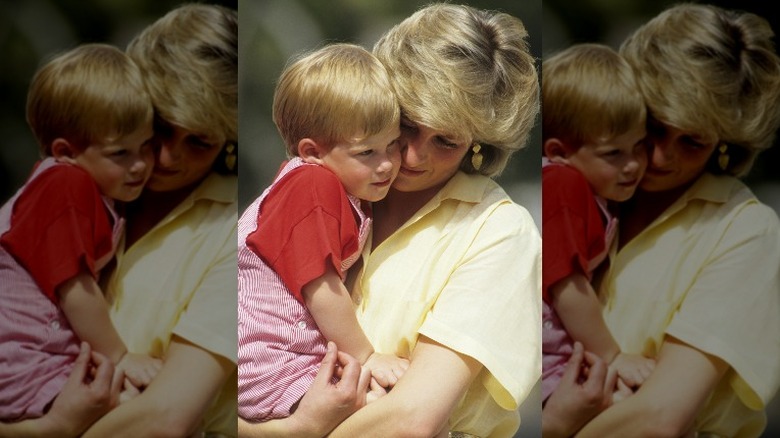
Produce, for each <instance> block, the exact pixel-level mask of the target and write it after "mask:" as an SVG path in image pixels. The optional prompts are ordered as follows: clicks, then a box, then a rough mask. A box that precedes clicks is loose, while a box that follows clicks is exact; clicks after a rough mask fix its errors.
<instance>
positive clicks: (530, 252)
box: [419, 202, 542, 410]
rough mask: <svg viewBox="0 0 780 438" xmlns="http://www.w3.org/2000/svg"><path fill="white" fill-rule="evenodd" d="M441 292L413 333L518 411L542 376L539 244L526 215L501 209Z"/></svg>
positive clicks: (506, 206)
mask: <svg viewBox="0 0 780 438" xmlns="http://www.w3.org/2000/svg"><path fill="white" fill-rule="evenodd" d="M475 225H477V226H479V227H480V231H479V232H478V234H477V235H476V238H475V239H474V241H473V243H472V244H471V245H470V247H469V249H468V252H467V253H466V254H465V256H464V257H463V259H462V260H463V262H462V263H461V264H460V265H459V266H457V268H456V269H455V270H454V272H452V274H451V275H450V277H449V280H448V281H447V284H446V286H445V288H444V289H443V290H442V291H441V294H440V295H439V297H438V299H437V300H436V303H435V305H434V306H433V308H432V309H431V312H430V313H429V314H428V315H427V316H426V318H425V321H424V322H423V324H422V327H420V329H419V333H421V334H423V335H425V336H427V337H429V338H431V339H433V340H435V341H437V342H439V343H441V344H443V345H446V346H448V347H449V348H452V349H453V350H456V351H458V352H460V353H462V354H466V355H468V356H470V357H473V358H474V359H476V360H477V361H479V362H480V363H481V364H482V365H484V367H485V369H484V370H483V372H481V373H480V375H479V376H478V379H479V380H481V382H482V384H483V385H484V387H485V388H486V389H487V390H488V392H489V393H490V394H491V396H492V398H493V399H494V400H495V401H496V403H498V405H500V406H501V407H503V408H504V409H507V410H514V409H517V407H518V406H519V404H520V402H521V400H523V399H525V397H526V396H527V395H528V394H529V392H530V391H531V389H532V388H533V386H534V384H535V383H536V381H537V380H538V378H539V376H540V375H541V354H540V352H541V313H542V309H541V296H540V294H539V289H540V287H541V282H540V276H541V266H540V262H541V242H540V239H539V233H538V231H537V229H536V226H535V225H534V222H533V219H532V218H531V216H530V215H529V214H528V212H527V211H526V210H525V209H523V208H521V207H519V206H517V205H516V204H512V203H508V202H507V203H502V204H499V205H498V206H497V207H496V208H495V209H494V210H493V211H492V212H489V214H488V216H487V217H485V218H483V219H482V220H478V221H475Z"/></svg>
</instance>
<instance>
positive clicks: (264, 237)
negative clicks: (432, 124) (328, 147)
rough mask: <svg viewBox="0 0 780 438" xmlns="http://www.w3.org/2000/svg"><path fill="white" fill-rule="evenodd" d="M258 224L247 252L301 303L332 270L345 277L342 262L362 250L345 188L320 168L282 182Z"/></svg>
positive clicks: (266, 203)
mask: <svg viewBox="0 0 780 438" xmlns="http://www.w3.org/2000/svg"><path fill="white" fill-rule="evenodd" d="M257 224H258V225H257V229H256V230H255V231H254V232H252V233H251V234H249V235H248V236H247V238H246V244H247V247H248V248H249V249H250V250H252V251H253V252H254V253H255V254H257V255H258V257H260V258H261V259H263V261H265V262H266V263H267V264H268V265H269V266H270V267H271V269H273V270H274V272H276V273H277V275H279V277H281V279H282V281H284V283H285V285H286V286H287V288H288V289H290V291H291V292H292V294H293V296H295V298H296V299H298V301H300V302H301V303H303V295H302V289H303V287H304V286H305V285H306V284H308V283H309V282H311V281H312V280H315V279H317V278H319V277H321V276H323V275H324V274H325V272H326V270H327V267H328V265H330V266H333V268H334V269H335V271H336V272H338V273H339V275H342V272H341V262H342V260H344V259H345V258H346V257H347V256H348V255H350V254H352V253H354V252H355V251H357V248H358V244H359V236H358V227H357V221H356V218H355V214H354V212H353V209H352V205H351V204H350V202H349V199H348V198H347V194H346V192H345V191H344V187H343V186H342V185H341V182H340V181H339V179H338V178H337V177H336V175H335V174H333V173H332V172H330V171H329V170H327V169H325V168H323V167H320V166H301V167H299V168H297V169H295V170H293V171H291V172H290V173H289V174H288V175H287V176H285V177H284V178H283V179H282V180H281V181H279V182H278V183H277V185H276V186H275V187H274V189H273V190H272V191H271V192H270V193H269V194H268V196H267V197H266V199H265V200H264V201H263V204H262V206H261V208H260V211H259V212H258V218H257Z"/></svg>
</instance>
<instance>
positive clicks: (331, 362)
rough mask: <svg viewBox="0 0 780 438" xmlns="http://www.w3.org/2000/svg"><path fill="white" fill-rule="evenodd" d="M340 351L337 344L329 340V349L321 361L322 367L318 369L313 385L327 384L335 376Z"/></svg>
mask: <svg viewBox="0 0 780 438" xmlns="http://www.w3.org/2000/svg"><path fill="white" fill-rule="evenodd" d="M337 354H338V351H337V350H336V344H334V343H333V342H328V347H327V350H326V351H325V357H323V358H322V362H320V369H319V370H318V371H317V375H316V376H315V377H314V382H313V385H316V384H320V385H322V384H327V383H329V382H330V380H331V378H333V375H334V372H335V370H336V360H337Z"/></svg>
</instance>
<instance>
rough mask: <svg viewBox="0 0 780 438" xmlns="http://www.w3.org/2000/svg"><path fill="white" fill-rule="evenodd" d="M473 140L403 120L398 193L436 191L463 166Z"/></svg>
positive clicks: (397, 182) (395, 186) (394, 184)
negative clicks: (457, 137)
mask: <svg viewBox="0 0 780 438" xmlns="http://www.w3.org/2000/svg"><path fill="white" fill-rule="evenodd" d="M470 143H471V141H470V140H464V139H456V138H454V137H453V136H451V135H450V134H448V133H446V132H442V131H438V130H435V129H432V128H429V127H427V126H425V125H421V124H417V123H414V122H412V121H411V120H409V119H407V118H405V117H403V118H402V119H401V138H400V146H401V170H400V171H399V172H398V178H396V180H395V182H394V183H393V190H397V191H399V192H423V191H427V192H430V193H436V192H438V190H439V189H440V188H441V187H442V186H444V185H445V184H446V183H447V181H449V180H450V178H452V177H453V176H454V175H455V173H456V172H457V171H458V169H459V168H460V164H461V162H463V159H464V157H465V156H466V154H467V153H468V150H469V145H470Z"/></svg>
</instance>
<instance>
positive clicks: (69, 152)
mask: <svg viewBox="0 0 780 438" xmlns="http://www.w3.org/2000/svg"><path fill="white" fill-rule="evenodd" d="M76 155H78V153H77V151H76V148H74V147H73V145H72V144H70V142H69V141H68V140H65V139H64V138H62V137H58V138H55V139H54V141H53V142H51V156H52V157H54V159H56V160H57V161H59V162H60V163H68V164H76Z"/></svg>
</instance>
